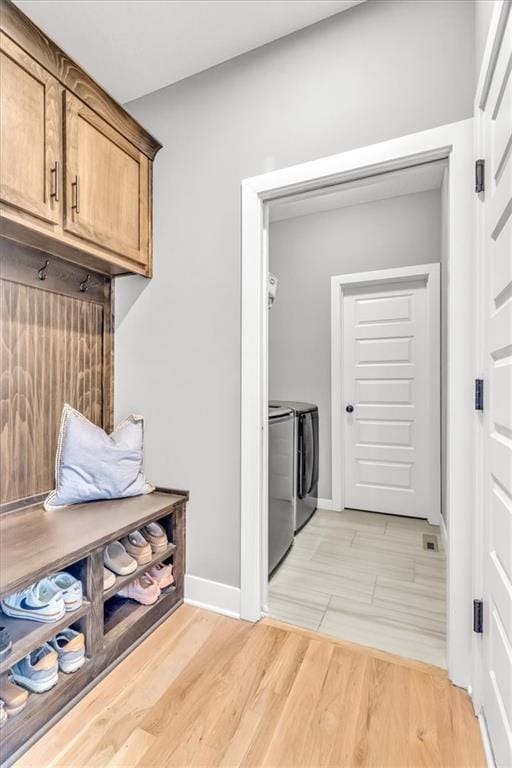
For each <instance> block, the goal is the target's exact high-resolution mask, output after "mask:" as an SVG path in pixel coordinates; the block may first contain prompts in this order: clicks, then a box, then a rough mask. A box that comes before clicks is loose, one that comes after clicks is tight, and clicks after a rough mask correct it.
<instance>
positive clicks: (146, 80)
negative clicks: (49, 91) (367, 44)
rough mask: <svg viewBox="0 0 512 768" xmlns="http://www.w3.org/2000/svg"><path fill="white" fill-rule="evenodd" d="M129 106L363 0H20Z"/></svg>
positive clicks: (72, 56)
mask: <svg viewBox="0 0 512 768" xmlns="http://www.w3.org/2000/svg"><path fill="white" fill-rule="evenodd" d="M15 2H16V5H18V6H19V7H20V8H21V9H22V10H23V11H24V12H25V13H26V14H27V15H28V16H30V17H31V19H32V20H33V21H34V22H35V23H36V24H37V25H38V26H39V27H40V28H41V29H42V30H43V31H44V32H46V33H47V34H48V35H49V37H51V38H52V39H53V40H54V41H55V42H56V43H57V44H58V45H59V46H60V47H61V48H62V49H63V50H64V51H65V52H66V53H68V54H69V55H70V56H71V58H73V59H75V61H76V62H77V63H78V64H80V65H81V66H82V67H83V68H84V69H85V70H86V71H87V72H88V73H89V74H90V75H92V77H94V78H95V79H96V80H98V82H100V83H101V84H102V85H103V86H104V87H105V88H106V90H107V91H109V92H110V93H111V94H112V96H114V98H116V99H117V100H118V101H120V102H121V103H126V102H127V101H131V100H132V99H135V98H137V97H139V96H142V95H144V94H146V93H150V92H151V91H155V90H157V89H158V88H162V87H164V86H165V85H169V84H171V83H175V82H177V81H178V80H182V79H183V78H185V77H189V76H190V75H194V74H196V73H197V72H201V71H202V70H204V69H208V68H209V67H213V66H215V65H216V64H220V63H221V62H223V61H227V60H228V59H231V58H233V57H234V56H239V55H240V54H242V53H246V52H247V51H250V50H252V49H253V48H258V47H259V46H260V45H264V44H265V43H269V42H271V41H272V40H276V39H277V38H279V37H283V36H284V35H288V34H290V33H291V32H296V31H297V30H298V29H302V28H303V27H307V26H309V25H310V24H314V23H315V22H317V21H321V20H322V19H325V18H327V17H328V16H332V15H333V14H335V13H340V11H345V10H347V9H348V8H351V7H352V6H354V5H358V4H359V3H361V2H364V0H15Z"/></svg>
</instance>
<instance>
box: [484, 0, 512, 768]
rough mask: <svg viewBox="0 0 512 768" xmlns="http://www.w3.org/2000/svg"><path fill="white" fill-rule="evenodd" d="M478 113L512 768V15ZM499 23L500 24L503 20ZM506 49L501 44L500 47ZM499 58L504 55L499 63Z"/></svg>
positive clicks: (498, 615) (501, 734)
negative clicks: (482, 162)
mask: <svg viewBox="0 0 512 768" xmlns="http://www.w3.org/2000/svg"><path fill="white" fill-rule="evenodd" d="M498 9H499V23H498V24H497V25H496V35H495V39H494V40H493V46H494V50H495V56H493V57H491V65H490V70H489V75H488V80H487V83H488V87H487V88H486V87H485V86H484V96H483V99H482V101H481V103H480V108H481V110H480V111H479V113H477V119H478V121H479V127H480V128H481V131H480V135H481V149H482V150H483V156H484V159H485V191H484V192H483V194H481V195H480V199H479V203H478V204H479V206H480V210H479V214H480V217H481V218H480V220H481V223H482V229H481V234H482V237H481V238H479V242H478V248H479V254H478V257H479V259H480V263H481V271H482V274H483V276H484V280H483V288H484V302H483V306H484V313H485V330H484V366H485V378H484V414H483V429H484V438H483V439H484V450H483V455H484V499H483V510H482V518H483V541H482V545H483V548H484V553H483V574H482V575H483V601H484V607H485V611H484V622H483V638H482V671H483V675H482V697H481V699H482V706H483V711H484V715H485V719H486V722H487V728H488V732H489V736H490V740H491V743H492V748H493V751H494V756H495V760H496V764H497V766H500V768H505V766H507V768H509V767H510V766H512V74H511V65H512V13H511V11H510V3H509V4H506V3H503V4H501V6H498V8H497V10H498ZM496 18H498V17H496ZM500 41H501V42H500ZM496 54H497V55H496Z"/></svg>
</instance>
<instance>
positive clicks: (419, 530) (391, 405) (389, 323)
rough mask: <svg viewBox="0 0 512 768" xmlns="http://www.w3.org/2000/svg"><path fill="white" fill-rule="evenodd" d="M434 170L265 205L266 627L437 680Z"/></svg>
mask: <svg viewBox="0 0 512 768" xmlns="http://www.w3.org/2000/svg"><path fill="white" fill-rule="evenodd" d="M445 170H446V162H445V161H442V160H440V161H435V162H431V163H428V164H425V165H419V166H415V167H413V168H409V169H404V170H399V171H391V172H389V173H387V174H382V175H380V176H378V177H377V178H375V177H373V178H372V177H369V178H367V179H364V180H361V181H359V182H357V183H355V184H351V185H350V184H349V185H346V187H344V185H340V186H339V188H336V187H335V188H333V189H329V190H328V191H327V192H324V194H323V195H314V196H313V197H305V196H304V195H300V196H299V197H298V199H297V198H294V197H291V198H288V199H287V200H286V201H278V202H276V203H272V202H271V203H269V268H270V273H271V275H272V277H271V280H273V290H272V303H271V311H270V313H269V345H268V349H269V361H268V379H269V384H268V386H269V432H268V434H269V448H268V451H269V464H268V472H269V500H268V509H269V529H268V556H269V563H268V570H269V574H270V580H269V587H268V603H267V612H268V615H269V616H271V617H272V618H274V619H280V620H283V621H288V622H290V623H293V624H296V625H299V626H302V627H305V628H307V629H313V630H317V631H319V632H323V633H326V634H329V635H334V636H336V637H339V638H341V639H345V640H351V641H354V642H359V643H361V644H366V645H373V646H375V647H377V648H379V649H380V650H386V651H390V652H393V653H399V654H402V655H404V656H408V657H411V658H415V659H418V660H421V661H425V662H427V663H432V664H437V665H438V666H446V597H445V579H446V571H445V555H444V542H443V539H442V534H441V528H440V523H441V390H442V382H441V370H440V368H441V313H440V310H441V296H440V272H441V264H442V261H444V260H445V259H444V258H443V242H442V240H443V238H442V232H443V229H444V227H443V206H442V201H443V189H442V187H443V184H446V183H447V182H446V176H445ZM347 187H348V188H347ZM423 262H426V263H423ZM354 269H358V271H357V272H353V271H352V270H354ZM363 270H368V271H363ZM442 346H443V347H444V346H445V344H444V343H443V345H442ZM303 401H308V402H303ZM290 411H291V413H290ZM443 453H444V452H443ZM425 539H428V540H429V541H430V542H431V543H433V546H432V547H431V548H426V547H425V546H424V540H425Z"/></svg>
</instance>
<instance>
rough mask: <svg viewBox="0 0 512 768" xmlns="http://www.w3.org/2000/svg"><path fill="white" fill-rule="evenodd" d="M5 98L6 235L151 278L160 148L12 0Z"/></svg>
mask: <svg viewBox="0 0 512 768" xmlns="http://www.w3.org/2000/svg"><path fill="white" fill-rule="evenodd" d="M0 102H1V103H0V119H1V125H0V150H1V152H0V154H1V157H0V235H3V236H4V237H7V238H11V239H13V240H16V241H18V242H21V243H25V244H26V245H30V246H33V247H35V248H38V249H40V250H43V251H46V252H48V253H51V254H54V255H56V256H60V257H62V258H65V259H68V260H69V261H72V262H74V263H75V264H79V265H81V266H83V267H86V268H87V269H92V270H94V271H96V272H102V273H104V274H107V275H120V274H127V273H130V272H133V273H137V274H142V275H146V276H148V277H150V276H151V216H152V198H151V195H152V172H153V159H154V157H155V155H156V153H157V152H158V150H159V149H160V146H161V145H160V143H159V142H158V141H157V140H156V139H154V138H153V137H152V136H151V135H150V134H149V133H148V132H147V131H146V130H145V129H144V128H143V127H142V126H141V125H140V124H139V123H138V122H137V121H136V120H135V119H134V118H133V117H132V116H131V115H130V114H129V113H128V112H126V110H124V109H123V107H122V106H120V105H119V104H118V103H117V102H116V101H114V99H113V98H112V97H111V96H109V95H108V93H106V92H105V91H104V90H103V89H102V88H101V87H100V86H99V85H98V84H97V83H96V82H95V81H94V80H92V78H90V77H89V75H87V73H86V72H84V71H83V69H81V68H80V67H79V66H78V65H77V64H76V63H75V62H74V61H73V60H72V59H70V58H69V56H67V54H66V53H64V51H62V50H61V49H60V48H59V47H58V46H57V45H55V43H53V42H52V41H51V40H50V39H49V38H48V37H47V36H46V35H45V34H44V33H43V32H41V30H40V29H38V28H37V27H36V26H35V24H33V23H32V21H30V19H29V18H28V17H27V16H25V14H24V13H22V11H20V9H19V8H18V7H17V6H15V5H14V4H13V3H12V2H11V0H0Z"/></svg>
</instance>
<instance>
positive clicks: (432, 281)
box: [331, 262, 441, 525]
mask: <svg viewBox="0 0 512 768" xmlns="http://www.w3.org/2000/svg"><path fill="white" fill-rule="evenodd" d="M440 270H441V265H440V264H438V263H436V262H432V263H430V264H418V265H414V266H411V267H396V268H393V269H378V270H373V271H370V272H355V273H352V274H345V275H333V276H332V277H331V425H332V426H331V477H332V480H331V483H332V503H333V505H334V507H335V508H336V509H343V508H344V507H345V484H344V472H343V468H344V462H343V453H344V450H343V445H344V439H345V438H344V429H345V420H344V418H343V396H342V395H341V396H340V397H337V396H336V397H335V396H334V393H342V391H343V354H342V349H343V344H342V322H343V298H344V292H345V289H346V288H354V287H357V286H366V285H368V286H369V285H385V284H386V283H400V282H405V281H407V280H413V279H417V278H423V277H425V278H426V280H427V302H428V327H429V338H430V341H429V346H428V353H429V355H430V362H429V370H430V371H431V372H432V377H433V380H434V381H437V382H438V383H439V388H438V389H437V391H436V390H435V389H432V392H431V402H430V407H429V412H430V414H431V423H432V425H434V424H436V423H437V424H438V425H439V429H437V430H436V429H435V428H434V427H433V428H432V433H433V434H432V435H431V439H430V440H429V443H430V445H431V446H432V454H431V457H430V458H431V463H432V466H431V470H430V474H431V477H433V478H434V485H433V486H432V487H431V488H430V503H429V505H428V506H429V509H430V510H431V513H430V515H429V517H428V521H429V523H430V524H431V525H439V524H440V520H441V432H440V424H441V368H440V363H441V347H440V341H441V337H440V333H441V328H440V326H441V303H440V302H441V297H440V292H439V282H440ZM436 500H437V504H436Z"/></svg>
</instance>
